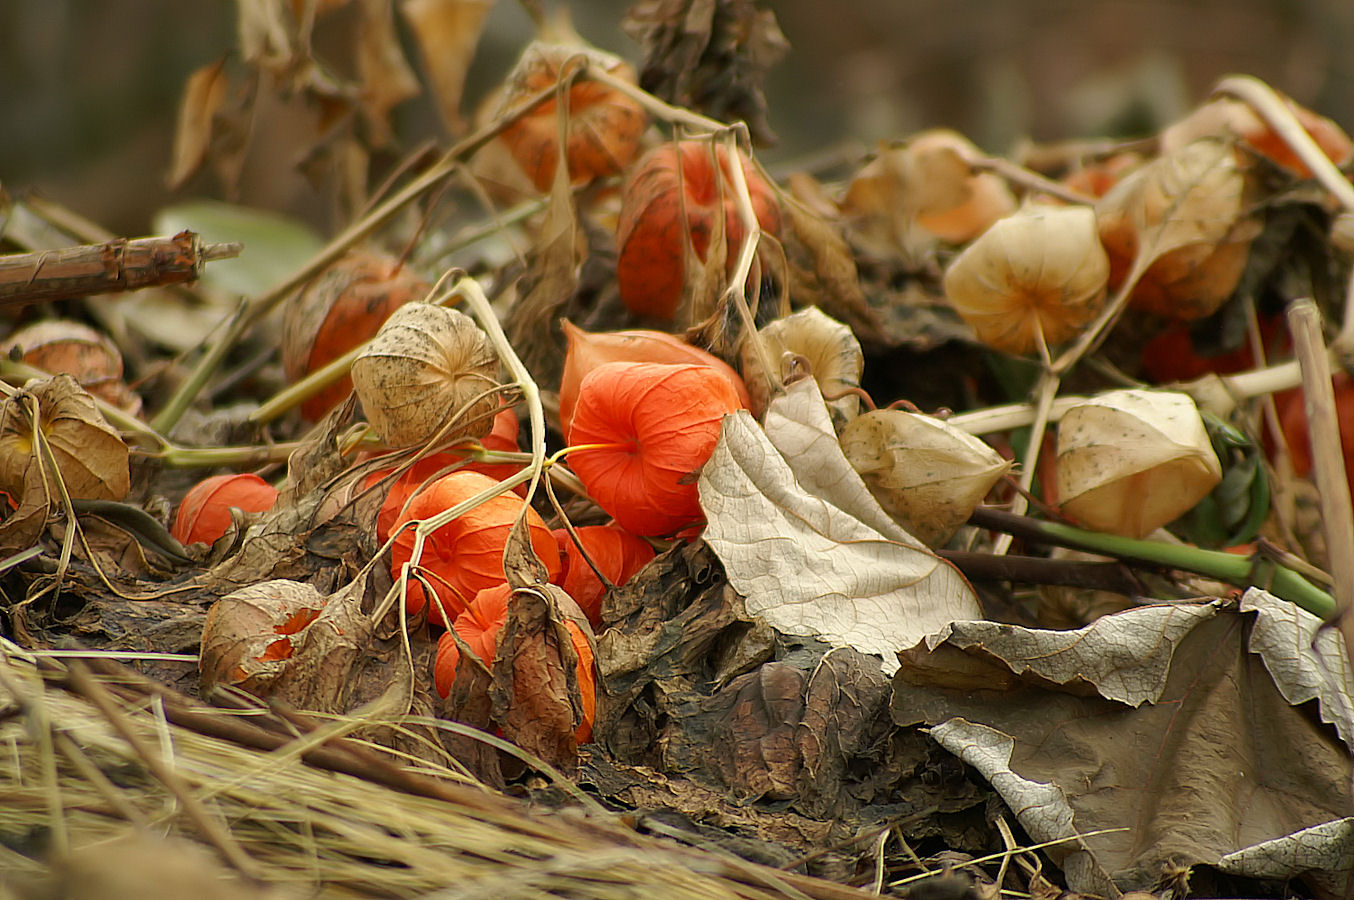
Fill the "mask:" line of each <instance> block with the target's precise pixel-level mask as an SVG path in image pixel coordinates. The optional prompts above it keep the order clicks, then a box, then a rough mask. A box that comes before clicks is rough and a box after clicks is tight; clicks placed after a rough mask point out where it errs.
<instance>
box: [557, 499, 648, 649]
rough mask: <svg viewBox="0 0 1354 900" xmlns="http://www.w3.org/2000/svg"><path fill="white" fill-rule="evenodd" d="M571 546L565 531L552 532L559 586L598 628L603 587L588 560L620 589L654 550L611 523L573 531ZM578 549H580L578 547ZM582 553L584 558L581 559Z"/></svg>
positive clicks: (585, 526)
mask: <svg viewBox="0 0 1354 900" xmlns="http://www.w3.org/2000/svg"><path fill="white" fill-rule="evenodd" d="M574 533H575V534H576V535H577V536H578V540H577V541H576V542H575V540H574V539H573V537H571V536H570V535H569V532H568V530H567V529H564V528H557V529H555V540H556V542H557V543H558V544H559V546H560V552H561V555H562V563H563V568H562V569H561V572H560V579H559V582H558V584H559V586H560V587H562V588H564V592H565V593H566V594H568V595H569V596H570V597H573V598H574V602H575V603H577V604H578V606H579V609H581V610H583V614H584V615H585V616H587V617H588V621H589V622H590V623H592V626H593V627H594V628H596V627H597V626H599V625H601V624H602V598H603V597H605V596H606V590H607V589H606V585H604V584H603V583H602V581H601V579H599V578H598V577H597V572H594V571H593V568H592V566H591V565H588V559H589V558H590V559H591V560H592V563H593V565H595V566H597V569H598V570H599V571H600V572H601V573H602V574H603V575H604V576H606V579H607V581H609V582H611V583H612V584H613V585H615V586H617V587H620V586H621V585H623V584H625V583H626V582H627V581H629V580H630V579H631V577H632V576H634V574H635V573H636V572H638V571H639V570H640V569H642V568H644V566H645V565H647V564H648V562H649V561H650V560H651V559H653V558H654V549H653V547H652V546H650V544H649V542H648V541H646V540H644V539H643V538H640V537H636V536H635V535H633V534H631V533H630V532H628V531H626V530H625V529H624V528H621V527H620V526H619V525H616V524H614V523H612V524H608V525H584V526H583V527H581V528H575V529H574ZM580 545H581V547H580ZM585 552H586V554H587V558H585V557H584V553H585Z"/></svg>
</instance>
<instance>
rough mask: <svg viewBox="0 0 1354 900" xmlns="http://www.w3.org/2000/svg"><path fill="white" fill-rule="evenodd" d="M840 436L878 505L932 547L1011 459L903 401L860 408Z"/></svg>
mask: <svg viewBox="0 0 1354 900" xmlns="http://www.w3.org/2000/svg"><path fill="white" fill-rule="evenodd" d="M839 437H840V441H841V445H842V453H843V454H845V456H846V458H847V460H848V461H849V462H850V463H851V466H852V468H854V469H855V470H856V471H857V472H859V473H860V476H861V478H862V479H863V480H864V481H865V485H866V486H867V487H868V488H869V489H870V493H872V494H874V498H875V499H876V500H878V501H879V505H880V506H882V507H884V509H885V510H886V511H888V513H889V515H891V516H893V517H894V518H895V519H897V520H898V522H899V524H901V525H902V526H903V527H904V528H906V529H907V530H908V532H909V533H911V534H912V535H913V536H914V537H916V538H918V539H920V540H921V541H923V542H925V543H926V544H927V545H929V546H932V547H938V546H941V545H943V544H944V543H945V542H946V541H948V540H949V539H950V537H951V536H953V534H954V532H955V531H956V530H957V529H958V528H959V526H960V525H962V524H963V523H964V521H965V520H966V519H968V517H969V515H971V514H972V512H973V510H974V509H975V508H976V507H977V506H978V504H979V503H981V502H982V500H983V498H984V497H986V496H987V492H988V491H990V490H991V489H992V486H993V485H994V484H996V483H997V481H998V480H1000V479H1001V477H1002V476H1003V475H1005V474H1006V473H1007V472H1009V471H1010V470H1011V466H1012V465H1013V463H1012V462H1011V461H1010V460H1007V459H1003V458H1002V457H1001V456H999V455H998V454H997V452H996V451H995V450H993V449H992V448H991V447H989V446H987V444H984V443H983V442H982V441H981V440H979V439H978V438H976V437H974V436H973V435H971V434H969V433H968V432H966V431H961V430H960V429H958V428H955V427H954V426H953V425H949V424H947V423H945V422H943V421H941V420H940V419H937V418H934V417H932V416H927V415H922V414H921V413H913V412H907V411H905V410H901V409H878V410H872V411H870V412H865V413H861V414H860V415H859V416H857V417H856V418H854V419H852V420H851V421H850V422H848V423H846V427H845V428H843V429H842V431H841V435H840V436H839Z"/></svg>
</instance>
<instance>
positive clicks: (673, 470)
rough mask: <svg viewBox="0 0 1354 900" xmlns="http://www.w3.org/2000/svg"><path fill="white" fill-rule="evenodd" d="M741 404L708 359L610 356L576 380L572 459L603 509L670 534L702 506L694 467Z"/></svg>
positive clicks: (634, 527)
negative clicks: (693, 362) (686, 361)
mask: <svg viewBox="0 0 1354 900" xmlns="http://www.w3.org/2000/svg"><path fill="white" fill-rule="evenodd" d="M740 408H741V403H740V402H739V399H738V395H737V394H736V393H734V390H733V388H732V387H730V386H729V382H728V380H727V379H725V378H724V377H723V376H721V375H720V374H719V373H718V372H716V371H715V370H713V369H711V368H710V367H709V366H669V365H661V364H659V363H623V362H617V363H606V364H604V365H601V366H598V367H597V368H596V369H593V370H592V372H590V373H589V374H588V375H587V377H585V378H584V379H583V383H582V384H581V385H580V387H579V392H578V406H577V407H576V408H575V410H574V419H573V423H572V424H571V426H570V428H569V435H568V437H569V443H570V445H572V446H581V445H593V444H595V445H599V446H597V447H595V448H594V447H589V448H588V449H580V450H577V451H575V452H574V453H572V454H571V455H570V456H569V465H570V467H571V468H572V469H573V471H574V473H575V474H577V475H578V477H579V479H581V480H582V482H583V485H584V487H586V488H587V489H588V493H589V494H590V495H591V496H592V498H593V499H594V500H596V501H597V503H598V505H600V506H601V507H602V509H604V510H606V511H607V513H609V514H610V515H611V517H612V518H614V519H615V520H616V522H617V523H618V524H619V525H620V526H621V527H622V528H624V529H626V530H627V531H630V532H632V533H634V534H637V535H641V536H655V535H665V534H672V533H673V532H675V531H679V530H681V529H682V528H685V527H687V526H688V525H692V524H694V523H696V522H700V521H702V520H703V519H704V513H703V512H702V511H701V507H700V496H699V493H698V491H697V487H696V479H695V477H694V476H695V472H696V471H697V470H698V469H699V468H700V467H701V466H702V465H704V464H705V461H706V460H707V459H709V458H710V454H711V453H712V452H714V448H715V442H716V441H718V440H719V429H720V424H721V422H722V421H723V418H724V416H725V415H726V414H728V413H731V412H734V411H735V410H737V409H740Z"/></svg>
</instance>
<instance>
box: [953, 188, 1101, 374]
mask: <svg viewBox="0 0 1354 900" xmlns="http://www.w3.org/2000/svg"><path fill="white" fill-rule="evenodd" d="M1109 273H1110V267H1109V259H1108V257H1106V255H1105V250H1104V248H1103V247H1101V245H1100V239H1099V237H1098V236H1097V234H1096V222H1095V213H1093V212H1092V211H1091V210H1090V209H1088V208H1086V207H1080V206H1029V207H1026V208H1024V209H1022V210H1021V211H1020V212H1017V213H1015V214H1013V215H1010V216H1007V217H1006V218H1004V219H1002V220H1001V221H999V222H997V223H996V224H995V225H993V226H992V227H991V228H989V229H988V230H987V231H985V232H984V233H983V234H982V236H981V237H979V238H978V239H977V240H976V241H974V242H973V243H972V244H970V245H969V247H968V249H966V250H965V251H964V252H963V253H961V254H959V256H958V257H957V258H956V259H955V260H954V261H953V262H951V263H950V266H949V268H948V269H947V270H946V271H945V278H944V286H945V297H946V299H948V300H949V302H950V305H951V306H953V307H954V308H955V310H956V311H957V312H958V313H959V315H960V316H962V317H963V319H964V321H965V322H967V323H968V324H969V325H970V326H971V327H972V328H973V331H974V334H976V335H977V337H978V340H980V341H982V342H983V343H985V344H987V345H988V346H990V347H994V348H995V349H997V350H1004V351H1006V352H1007V353H1017V354H1024V353H1029V352H1031V351H1032V350H1035V349H1036V348H1038V347H1039V344H1040V341H1041V340H1042V341H1043V343H1044V345H1045V346H1053V345H1055V344H1061V343H1063V342H1064V341H1067V340H1070V339H1071V338H1073V337H1075V336H1076V335H1077V333H1078V332H1080V331H1081V329H1082V328H1083V327H1084V326H1085V325H1087V324H1088V323H1089V322H1090V321H1091V320H1092V319H1094V318H1095V317H1096V315H1097V314H1099V312H1100V310H1101V308H1102V307H1103V306H1104V304H1105V293H1106V284H1107V283H1108V281H1109Z"/></svg>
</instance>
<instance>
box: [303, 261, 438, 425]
mask: <svg viewBox="0 0 1354 900" xmlns="http://www.w3.org/2000/svg"><path fill="white" fill-rule="evenodd" d="M428 291H429V286H428V284H427V282H425V281H424V280H423V279H422V278H420V277H418V275H416V274H415V273H414V272H412V271H411V270H410V269H409V267H408V266H405V265H402V264H401V263H400V261H399V260H398V259H396V258H394V257H392V256H386V255H384V254H379V253H371V252H369V251H366V250H351V251H349V252H348V254H347V255H346V256H344V257H343V258H341V259H340V260H338V261H337V262H335V263H334V264H333V265H332V266H330V267H329V268H328V269H326V270H325V271H324V272H322V273H320V274H319V275H317V276H316V277H315V278H314V279H313V280H311V281H310V282H309V283H308V284H306V285H305V286H304V287H302V288H301V290H299V291H297V292H296V293H295V294H292V295H291V296H290V297H288V298H287V301H286V303H285V305H284V306H283V312H282V368H283V370H284V371H285V372H286V374H287V378H288V379H289V380H291V381H299V380H300V379H301V378H303V377H305V376H306V375H308V374H310V373H311V372H314V371H316V370H317V369H320V368H323V367H324V366H325V365H327V364H329V363H330V362H333V361H334V360H335V359H338V358H339V357H340V356H342V355H343V354H345V353H347V352H348V351H349V350H352V349H353V348H354V347H356V346H357V345H359V344H361V343H363V342H364V341H367V340H370V339H371V338H372V337H373V336H374V335H375V334H376V332H377V331H379V330H380V328H381V325H382V324H383V323H384V322H385V321H386V319H387V318H389V317H390V314H391V313H392V312H394V311H395V310H396V309H398V308H399V307H401V306H403V305H404V304H405V303H408V302H410V301H411V300H419V299H422V298H423V297H425V296H427V294H428ZM352 389H353V384H352V380H351V379H350V378H349V377H348V376H346V375H345V376H344V377H343V378H340V379H339V380H337V381H335V382H333V383H332V384H330V385H328V386H327V387H325V388H323V389H321V390H320V391H318V392H317V393H315V394H313V395H312V396H310V397H308V398H307V399H306V400H305V402H303V403H302V404H301V414H302V415H303V416H305V417H306V418H307V419H309V420H312V421H314V420H316V419H319V418H320V417H321V416H323V415H324V414H325V413H326V412H328V411H329V410H330V409H332V408H333V407H334V406H336V405H337V404H338V403H339V402H340V401H341V400H343V398H344V397H347V396H348V393H349V391H351V390H352Z"/></svg>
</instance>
